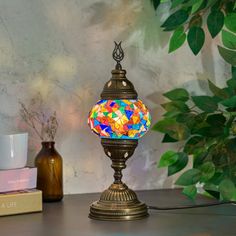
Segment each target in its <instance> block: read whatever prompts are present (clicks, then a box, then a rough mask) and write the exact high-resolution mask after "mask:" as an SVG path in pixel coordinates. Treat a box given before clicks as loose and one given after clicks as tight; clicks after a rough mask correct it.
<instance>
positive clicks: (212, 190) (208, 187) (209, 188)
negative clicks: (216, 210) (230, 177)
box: [203, 183, 220, 199]
mask: <svg viewBox="0 0 236 236" xmlns="http://www.w3.org/2000/svg"><path fill="white" fill-rule="evenodd" d="M203 189H204V190H205V191H206V192H207V193H208V194H210V196H212V197H214V198H216V199H219V198H220V193H219V190H218V187H217V186H216V185H214V184H212V183H206V184H204V186H203Z"/></svg>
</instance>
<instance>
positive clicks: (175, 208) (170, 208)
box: [148, 201, 236, 211]
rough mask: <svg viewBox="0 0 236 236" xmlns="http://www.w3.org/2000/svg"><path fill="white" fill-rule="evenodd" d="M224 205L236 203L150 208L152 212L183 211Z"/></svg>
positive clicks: (234, 202) (235, 202)
mask: <svg viewBox="0 0 236 236" xmlns="http://www.w3.org/2000/svg"><path fill="white" fill-rule="evenodd" d="M224 204H236V201H228V202H215V203H205V204H197V205H188V206H175V207H158V206H148V209H150V210H160V211H163V210H182V209H191V208H200V207H210V206H219V205H224Z"/></svg>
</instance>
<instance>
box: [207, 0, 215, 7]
mask: <svg viewBox="0 0 236 236" xmlns="http://www.w3.org/2000/svg"><path fill="white" fill-rule="evenodd" d="M217 1H218V0H208V1H207V5H206V7H210V6H212V5H214V4H215V3H216V2H217Z"/></svg>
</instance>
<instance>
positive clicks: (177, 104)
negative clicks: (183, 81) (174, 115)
mask: <svg viewBox="0 0 236 236" xmlns="http://www.w3.org/2000/svg"><path fill="white" fill-rule="evenodd" d="M161 106H162V107H163V108H164V109H165V110H166V111H181V112H188V111H189V107H188V106H187V105H186V104H185V103H184V102H182V101H174V102H167V103H163V104H161Z"/></svg>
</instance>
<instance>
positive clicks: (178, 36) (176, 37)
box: [169, 26, 186, 53]
mask: <svg viewBox="0 0 236 236" xmlns="http://www.w3.org/2000/svg"><path fill="white" fill-rule="evenodd" d="M185 40H186V33H185V32H184V27H183V26H181V27H179V28H177V29H176V30H175V32H174V33H173V35H172V37H171V39H170V44H169V53H170V52H173V51H175V50H176V49H178V48H179V47H181V46H182V45H183V44H184V42H185Z"/></svg>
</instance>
